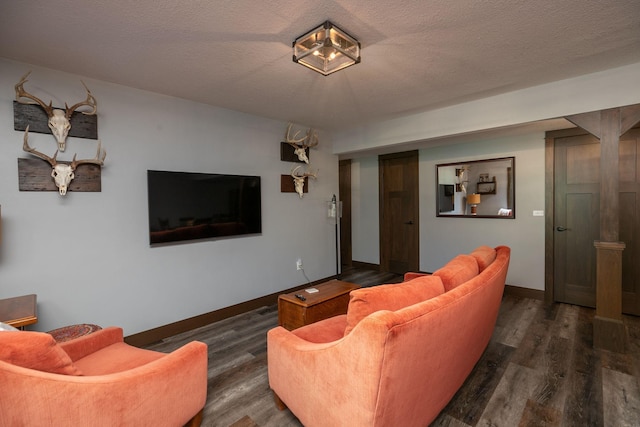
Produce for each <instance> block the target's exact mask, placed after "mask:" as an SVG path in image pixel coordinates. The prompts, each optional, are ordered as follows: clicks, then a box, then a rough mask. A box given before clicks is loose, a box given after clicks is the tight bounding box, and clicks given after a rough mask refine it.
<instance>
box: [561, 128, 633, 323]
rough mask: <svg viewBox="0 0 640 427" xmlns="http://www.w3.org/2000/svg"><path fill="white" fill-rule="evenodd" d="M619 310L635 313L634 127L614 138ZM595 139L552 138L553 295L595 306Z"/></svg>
mask: <svg viewBox="0 0 640 427" xmlns="http://www.w3.org/2000/svg"><path fill="white" fill-rule="evenodd" d="M619 162H620V163H619V167H620V217H619V220H620V241H622V242H624V243H625V249H624V251H623V252H622V293H623V295H622V311H623V312H624V313H627V314H635V315H640V262H638V260H640V248H639V245H638V239H639V238H640V130H638V129H632V130H631V131H629V132H627V133H626V134H624V135H622V136H621V137H620V149H619ZM599 193H600V142H599V140H598V139H597V138H595V137H593V136H591V135H578V136H566V137H557V138H555V140H554V224H553V227H554V229H553V233H554V236H553V237H554V244H553V247H554V251H553V258H554V271H553V279H554V285H553V290H554V299H555V301H559V302H565V303H569V304H577V305H582V306H587V307H595V303H596V250H595V247H594V241H596V240H599V235H600V222H599V221H600V219H599V214H600V194H599Z"/></svg>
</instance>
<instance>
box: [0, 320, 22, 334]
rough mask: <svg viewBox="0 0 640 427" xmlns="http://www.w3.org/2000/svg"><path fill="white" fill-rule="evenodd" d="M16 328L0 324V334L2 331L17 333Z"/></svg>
mask: <svg viewBox="0 0 640 427" xmlns="http://www.w3.org/2000/svg"><path fill="white" fill-rule="evenodd" d="M17 330H18V328H14V327H13V326H11V325H7V324H6V323H3V322H0V332H2V331H17Z"/></svg>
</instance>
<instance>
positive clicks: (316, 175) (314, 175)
mask: <svg viewBox="0 0 640 427" xmlns="http://www.w3.org/2000/svg"><path fill="white" fill-rule="evenodd" d="M301 167H302V165H300V166H297V167H296V168H295V169H293V170H292V171H291V177H293V178H305V177H310V178H317V177H318V172H319V171H320V169H318V170H317V171H315V172H305V173H303V174H302V175H298V174H297V173H296V172H297V171H298V169H300V168H301Z"/></svg>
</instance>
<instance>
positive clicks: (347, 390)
mask: <svg viewBox="0 0 640 427" xmlns="http://www.w3.org/2000/svg"><path fill="white" fill-rule="evenodd" d="M509 258H510V249H509V248H508V247H506V246H499V247H497V248H495V249H494V248H489V247H487V246H483V247H480V248H477V249H476V250H474V251H473V252H472V253H471V254H468V255H458V256H456V257H455V258H454V259H452V260H451V261H450V262H449V263H447V264H446V265H445V266H444V267H442V268H441V269H439V270H438V271H436V272H434V273H433V275H422V274H407V275H406V276H405V279H406V280H405V282H403V283H400V284H391V285H381V286H375V287H371V288H362V289H358V290H355V291H352V292H351V296H350V301H349V308H348V311H347V314H346V315H341V316H335V317H332V318H329V319H326V320H323V321H320V322H317V323H313V324H311V325H307V326H304V327H302V328H299V329H296V330H293V331H287V330H286V329H284V328H282V327H276V328H274V329H272V330H270V331H269V332H268V334H267V351H268V372H269V385H270V387H271V389H272V390H273V392H274V396H275V398H276V403H278V406H279V407H280V408H281V409H284V408H285V407H288V408H289V409H290V410H291V412H292V413H293V414H294V415H295V416H296V417H298V419H299V420H300V421H301V422H302V423H303V424H304V425H305V426H307V427H312V426H333V427H337V426H350V427H354V426H363V427H364V426H366V427H372V426H380V427H382V426H403V427H407V426H426V425H428V424H429V423H431V422H432V421H433V420H434V419H435V418H436V417H437V416H438V414H439V413H440V411H441V410H442V409H443V408H444V407H445V405H446V404H447V403H448V402H449V401H450V400H451V398H452V397H453V395H454V394H455V393H456V391H457V390H458V389H459V388H460V386H461V385H462V384H463V382H464V380H465V379H466V378H467V376H468V375H469V373H470V372H471V370H472V369H473V367H474V365H475V364H476V362H477V361H478V359H479V358H480V356H481V355H482V353H483V352H484V350H485V348H486V346H487V344H488V343H489V339H490V338H491V335H492V333H493V329H494V326H495V322H496V318H497V316H498V310H499V307H500V302H501V299H502V293H503V290H504V284H505V278H506V275H507V269H508V266H509Z"/></svg>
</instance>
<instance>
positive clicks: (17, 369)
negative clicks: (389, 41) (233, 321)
mask: <svg viewBox="0 0 640 427" xmlns="http://www.w3.org/2000/svg"><path fill="white" fill-rule="evenodd" d="M206 395H207V345H206V344H204V343H201V342H196V341H194V342H191V343H188V344H186V345H184V346H182V347H181V348H179V349H177V350H175V351H173V352H172V353H169V354H165V353H160V352H155V351H151V350H144V349H140V348H136V347H133V346H130V345H128V344H126V343H125V342H124V340H123V335H122V329H121V328H116V327H109V328H105V329H102V330H100V331H97V332H95V333H93V334H90V335H85V336H83V337H80V338H77V339H74V340H71V341H67V342H64V343H60V344H58V343H56V342H55V340H54V339H53V337H51V336H50V335H49V334H46V333H43V332H27V331H16V332H9V331H0V426H26V425H47V426H54V425H55V426H72V425H92V426H124V425H136V426H160V425H161V426H182V425H190V426H198V425H200V422H201V420H202V410H203V408H204V405H205V401H206Z"/></svg>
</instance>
